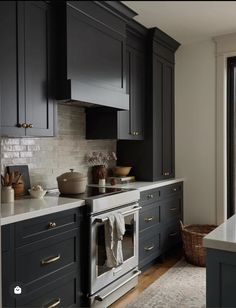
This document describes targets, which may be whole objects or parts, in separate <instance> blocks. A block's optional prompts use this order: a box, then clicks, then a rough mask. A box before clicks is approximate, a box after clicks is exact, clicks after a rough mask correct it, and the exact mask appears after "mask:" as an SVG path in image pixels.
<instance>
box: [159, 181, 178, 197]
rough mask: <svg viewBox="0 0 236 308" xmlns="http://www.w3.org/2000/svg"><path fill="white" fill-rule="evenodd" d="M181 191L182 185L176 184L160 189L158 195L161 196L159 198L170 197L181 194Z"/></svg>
mask: <svg viewBox="0 0 236 308" xmlns="http://www.w3.org/2000/svg"><path fill="white" fill-rule="evenodd" d="M182 191H183V183H182V182H180V183H176V184H173V185H168V186H165V187H162V188H161V191H160V195H161V198H163V197H170V196H172V195H175V194H177V193H181V192H182Z"/></svg>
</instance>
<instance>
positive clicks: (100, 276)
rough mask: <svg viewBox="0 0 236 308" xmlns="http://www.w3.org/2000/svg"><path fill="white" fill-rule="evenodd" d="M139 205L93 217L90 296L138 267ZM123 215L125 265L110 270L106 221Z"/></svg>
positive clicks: (135, 204)
mask: <svg viewBox="0 0 236 308" xmlns="http://www.w3.org/2000/svg"><path fill="white" fill-rule="evenodd" d="M140 208H141V207H139V205H138V203H133V204H131V205H129V206H125V207H123V208H121V209H117V210H113V211H109V212H106V213H104V214H100V215H99V216H93V217H91V242H90V254H91V255H90V257H91V259H90V260H91V268H90V295H93V294H94V293H96V292H97V291H98V290H101V289H102V288H104V287H105V286H107V285H108V284H110V283H111V282H113V281H115V280H116V279H118V278H119V277H121V276H122V275H124V274H126V273H127V272H129V271H131V270H132V269H133V268H134V267H136V266H138V223H139V209H140ZM114 213H121V214H122V215H123V216H124V219H125V229H126V231H125V234H124V237H123V240H122V251H123V260H124V262H123V264H121V265H119V266H117V267H114V268H109V267H107V266H106V248H105V221H106V218H107V217H108V216H109V215H112V214H114Z"/></svg>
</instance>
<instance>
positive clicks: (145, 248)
mask: <svg viewBox="0 0 236 308" xmlns="http://www.w3.org/2000/svg"><path fill="white" fill-rule="evenodd" d="M154 247H155V246H154V245H152V246H149V247H144V250H146V251H150V250H152V249H153V248H154Z"/></svg>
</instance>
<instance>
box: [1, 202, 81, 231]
mask: <svg viewBox="0 0 236 308" xmlns="http://www.w3.org/2000/svg"><path fill="white" fill-rule="evenodd" d="M84 204H85V202H84V200H80V199H72V198H62V197H56V196H46V197H44V198H43V199H33V198H30V197H26V198H24V199H20V200H15V202H14V203H2V204H1V225H7V224H10V223H14V222H18V221H22V220H25V219H30V218H35V217H39V216H43V215H47V214H51V213H55V212H61V211H65V210H69V209H73V208H76V207H80V206H83V205H84Z"/></svg>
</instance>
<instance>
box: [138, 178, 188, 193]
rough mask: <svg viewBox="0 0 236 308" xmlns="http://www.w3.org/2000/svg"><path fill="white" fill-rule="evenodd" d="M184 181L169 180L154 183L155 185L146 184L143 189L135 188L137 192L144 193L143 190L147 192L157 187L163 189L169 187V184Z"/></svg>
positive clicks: (182, 180)
mask: <svg viewBox="0 0 236 308" xmlns="http://www.w3.org/2000/svg"><path fill="white" fill-rule="evenodd" d="M184 180H185V179H171V180H164V181H161V182H160V183H155V184H150V185H149V184H148V185H147V186H143V187H139V188H137V189H138V190H139V191H145V190H149V189H155V188H158V187H163V186H166V185H171V184H175V183H179V182H184Z"/></svg>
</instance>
